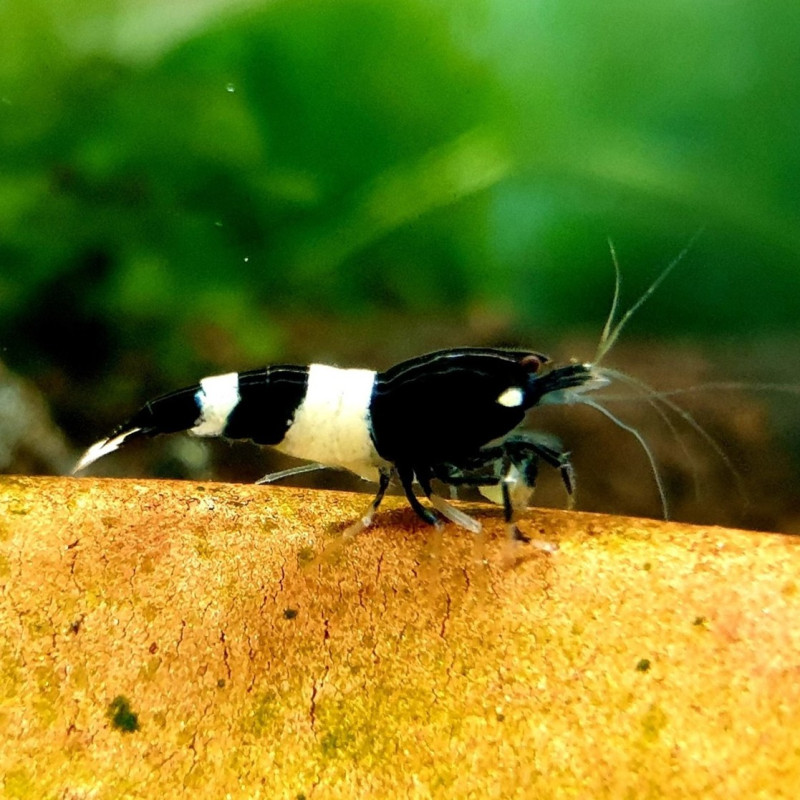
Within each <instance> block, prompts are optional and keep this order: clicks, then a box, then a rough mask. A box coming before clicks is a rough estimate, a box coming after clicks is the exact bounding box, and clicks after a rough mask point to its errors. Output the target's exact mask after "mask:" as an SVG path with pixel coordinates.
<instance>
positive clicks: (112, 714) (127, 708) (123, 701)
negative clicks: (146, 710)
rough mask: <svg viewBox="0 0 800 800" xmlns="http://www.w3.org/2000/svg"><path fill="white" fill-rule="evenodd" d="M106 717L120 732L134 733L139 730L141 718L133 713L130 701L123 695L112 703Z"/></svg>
mask: <svg viewBox="0 0 800 800" xmlns="http://www.w3.org/2000/svg"><path fill="white" fill-rule="evenodd" d="M106 716H108V718H109V719H110V720H111V724H112V725H113V726H114V727H115V728H116V729H117V730H118V731H122V732H123V733H133V732H134V731H138V730H139V716H138V714H134V713H133V711H131V704H130V701H129V700H128V699H127V698H126V697H123V696H122V695H121V694H118V695H117V696H116V697H115V698H114V699H113V700H112V701H111V703H110V704H109V706H108V711H107V712H106Z"/></svg>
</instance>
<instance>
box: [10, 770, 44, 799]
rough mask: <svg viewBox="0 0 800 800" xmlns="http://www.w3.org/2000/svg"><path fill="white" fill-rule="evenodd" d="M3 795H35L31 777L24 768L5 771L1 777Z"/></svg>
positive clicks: (26, 796)
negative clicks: (2, 777)
mask: <svg viewBox="0 0 800 800" xmlns="http://www.w3.org/2000/svg"><path fill="white" fill-rule="evenodd" d="M3 796H4V797H9V798H14V800H17V798H20V799H21V798H23V797H25V798H28V797H35V796H36V792H35V790H34V785H33V779H32V778H31V776H30V775H29V774H28V772H27V771H26V770H24V769H14V770H11V771H10V772H7V773H6V774H5V776H4V779H3Z"/></svg>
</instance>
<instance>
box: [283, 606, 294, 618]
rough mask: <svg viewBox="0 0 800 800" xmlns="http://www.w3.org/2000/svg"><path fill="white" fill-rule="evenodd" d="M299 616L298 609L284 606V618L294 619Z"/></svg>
mask: <svg viewBox="0 0 800 800" xmlns="http://www.w3.org/2000/svg"><path fill="white" fill-rule="evenodd" d="M296 616H297V609H296V608H284V609H283V618H284V619H294V618H295V617H296Z"/></svg>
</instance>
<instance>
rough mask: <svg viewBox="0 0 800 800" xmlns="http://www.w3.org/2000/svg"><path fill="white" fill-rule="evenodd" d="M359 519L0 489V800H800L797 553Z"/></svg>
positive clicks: (643, 529)
mask: <svg viewBox="0 0 800 800" xmlns="http://www.w3.org/2000/svg"><path fill="white" fill-rule="evenodd" d="M367 501H368V497H366V496H363V495H361V496H360V495H352V494H339V493H332V492H309V491H303V490H295V489H281V488H274V487H266V488H262V487H247V486H234V485H226V484H204V485H198V484H196V483H193V482H184V483H180V482H162V481H129V480H126V481H118V480H93V479H82V480H78V479H66V478H63V479H59V478H48V479H42V478H0V630H2V639H1V640H0V787H2V788H1V789H0V794H2V796H3V797H8V798H18V797H19V798H65V799H74V800H78V798H122V797H141V798H159V799H160V798H169V797H175V796H178V795H180V794H182V793H186V794H189V795H190V796H192V797H203V798H205V797H208V798H225V797H231V798H244V797H263V798H300V797H306V798H309V799H310V798H329V797H341V798H354V797H369V798H391V797H400V796H411V797H441V798H461V797H475V798H484V797H497V798H504V797H536V798H550V797H553V798H560V797H575V798H602V797H609V798H618V797H669V798H672V797H674V798H685V797H687V796H698V795H700V796H703V797H721V798H731V797H743V798H744V797H746V798H752V797H756V796H760V797H771V798H772V797H781V796H782V797H787V798H788V797H796V796H797V792H798V787H800V734H799V733H798V731H800V592H799V591H798V587H799V586H800V548H798V544H800V541H798V540H797V539H793V538H790V537H786V536H778V535H770V534H760V533H746V532H742V531H733V530H724V529H720V528H698V527H692V526H688V525H678V524H663V523H657V522H652V521H643V520H634V519H625V518H616V517H603V516H599V515H591V514H580V513H567V512H557V511H537V510H532V511H531V512H530V513H529V515H528V517H527V518H526V520H525V521H524V522H523V524H522V527H523V528H524V529H525V530H526V531H527V532H528V533H533V534H535V535H536V536H538V537H539V538H541V539H545V540H547V541H551V542H558V544H559V547H560V549H559V550H558V552H557V553H555V554H548V553H543V552H541V551H537V552H535V553H533V554H532V556H531V557H530V558H528V559H527V560H525V561H523V562H521V563H519V564H518V565H517V566H516V567H514V568H513V569H502V568H501V567H500V564H499V560H500V553H501V550H502V545H503V527H502V520H501V519H500V516H499V514H498V512H497V510H496V509H493V508H489V507H486V508H480V509H477V510H476V511H477V513H478V514H479V515H480V516H481V518H482V519H483V520H484V522H485V527H486V529H487V537H486V545H485V551H484V555H485V562H484V563H481V562H480V559H479V558H477V556H479V555H480V553H479V551H478V549H476V546H475V544H474V541H473V537H472V536H471V535H470V534H468V533H465V532H464V531H461V530H458V529H456V528H455V527H454V526H452V525H448V526H447V527H446V528H445V531H444V534H443V536H441V537H437V536H435V535H434V534H433V533H432V531H431V530H430V529H427V528H425V526H424V525H421V524H420V523H419V522H418V521H417V520H416V519H415V517H414V516H413V514H412V512H411V511H410V510H408V509H406V508H405V507H404V503H403V501H402V500H400V499H397V498H390V499H389V500H388V501H387V503H386V510H384V511H382V512H381V513H380V514H379V515H378V517H377V520H376V525H375V526H374V528H372V529H370V531H368V532H367V533H366V534H363V535H361V536H360V537H358V538H357V540H356V541H355V542H352V543H349V544H347V545H346V546H344V547H343V548H342V549H341V550H339V551H337V550H336V549H335V548H334V549H332V548H331V547H330V543H331V542H332V541H333V540H334V538H335V536H336V534H337V532H339V531H341V529H342V528H343V527H344V525H345V524H346V523H347V522H350V521H352V520H353V519H354V518H356V517H357V516H358V515H359V514H360V513H362V512H363V510H364V507H365V505H366V503H367ZM326 545H327V546H328V553H327V555H326V557H325V558H324V559H323V560H322V561H319V562H315V561H314V557H315V556H316V555H318V554H319V553H320V550H321V549H322V548H323V547H324V546H326Z"/></svg>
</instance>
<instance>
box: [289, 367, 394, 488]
mask: <svg viewBox="0 0 800 800" xmlns="http://www.w3.org/2000/svg"><path fill="white" fill-rule="evenodd" d="M374 383H375V373H374V372H373V371H372V370H368V369H339V368H338V367H328V366H326V365H324V364H311V366H309V368H308V388H307V390H306V395H305V397H304V398H303V402H302V403H301V404H300V407H299V408H298V409H297V411H296V412H295V415H294V421H293V422H292V425H291V426H290V428H289V430H288V431H287V432H286V436H285V437H284V439H283V441H282V442H281V443H280V444H279V445H277V449H278V450H280V451H282V452H284V453H288V454H289V455H292V456H297V457H298V458H303V459H307V460H309V461H318V462H319V463H320V464H326V465H327V466H331V467H344V468H345V469H349V470H350V471H351V472H355V473H356V474H357V475H361V476H362V477H364V478H367V479H368V480H373V481H374V480H376V478H377V470H376V467H377V466H378V465H379V464H381V463H383V461H382V459H381V458H380V456H378V453H377V451H376V450H375V445H374V444H373V443H372V436H371V435H370V424H369V407H370V401H371V399H372V389H373V386H374Z"/></svg>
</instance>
